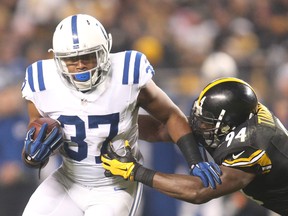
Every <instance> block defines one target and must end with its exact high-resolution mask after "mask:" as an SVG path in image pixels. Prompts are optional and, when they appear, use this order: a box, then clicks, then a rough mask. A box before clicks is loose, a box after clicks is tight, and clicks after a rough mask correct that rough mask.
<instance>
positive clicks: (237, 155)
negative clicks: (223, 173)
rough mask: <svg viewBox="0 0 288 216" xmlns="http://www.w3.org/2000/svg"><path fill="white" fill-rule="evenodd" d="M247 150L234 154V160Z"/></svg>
mask: <svg viewBox="0 0 288 216" xmlns="http://www.w3.org/2000/svg"><path fill="white" fill-rule="evenodd" d="M244 152H245V151H242V152H240V153H239V154H236V155H235V154H232V158H233V160H236V159H237V158H239V157H240V156H241V155H242V154H243V153H244Z"/></svg>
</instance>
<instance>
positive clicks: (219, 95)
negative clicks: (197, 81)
mask: <svg viewBox="0 0 288 216" xmlns="http://www.w3.org/2000/svg"><path fill="white" fill-rule="evenodd" d="M189 122H190V125H191V127H192V130H193V132H194V135H195V137H196V139H197V141H198V142H199V143H200V144H201V145H203V146H204V147H205V148H206V150H207V151H208V152H209V153H210V154H211V156H212V157H213V158H214V160H215V162H216V163H217V164H219V165H220V168H221V170H222V173H223V174H222V176H221V180H222V184H218V185H217V187H216V189H215V190H213V189H211V188H206V187H204V186H203V185H202V183H201V181H200V179H199V178H197V177H193V176H188V175H180V174H164V173H161V172H157V171H154V170H150V169H147V168H145V167H143V166H142V165H140V164H138V163H136V162H135V160H134V159H133V156H132V155H131V153H130V151H129V146H128V144H127V153H126V155H125V156H122V157H120V156H118V155H116V154H115V153H114V152H113V150H112V149H110V150H109V154H108V155H105V156H103V157H102V159H103V166H104V168H106V169H107V170H108V171H109V172H111V173H112V174H113V175H120V176H122V177H124V178H126V179H129V180H132V181H133V180H134V181H139V182H142V183H144V184H146V185H148V186H151V187H153V188H155V189H157V190H159V191H160V192H162V193H164V194H166V195H169V196H171V197H174V198H177V199H180V200H184V201H187V202H190V203H194V204H201V203H205V202H207V201H209V200H211V199H214V198H217V197H220V196H223V195H226V194H229V193H232V192H235V191H238V190H242V191H243V192H244V193H245V194H246V195H247V196H249V197H250V198H252V199H253V200H255V201H257V202H258V203H259V204H261V205H262V206H264V207H266V208H267V209H270V210H272V211H274V212H277V213H278V214H281V215H288V134H287V130H286V128H285V127H284V126H283V125H282V123H281V122H280V121H279V119H278V118H277V117H275V116H274V115H273V113H271V112H270V111H269V110H268V109H267V108H266V107H265V106H264V105H262V104H261V103H260V102H259V101H258V99H257V96H256V94H255V91H254V90H253V88H252V87H251V86H250V85H249V84H248V83H246V82H244V81H243V80H240V79H237V78H221V79H218V80H215V81H213V82H211V83H210V84H208V85H207V86H206V87H205V88H204V89H203V91H202V92H201V93H200V95H199V97H198V99H197V100H196V101H195V103H194V106H193V107H192V109H191V114H190V116H189ZM139 127H140V138H142V139H146V140H148V141H160V140H161V141H168V140H169V137H168V136H167V134H166V132H165V128H163V127H162V126H161V125H160V124H158V123H157V122H156V121H155V120H154V119H152V118H150V117H148V116H139Z"/></svg>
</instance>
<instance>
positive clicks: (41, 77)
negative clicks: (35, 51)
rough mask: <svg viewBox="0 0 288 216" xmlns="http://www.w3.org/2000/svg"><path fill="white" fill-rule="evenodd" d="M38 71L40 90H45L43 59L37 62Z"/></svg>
mask: <svg viewBox="0 0 288 216" xmlns="http://www.w3.org/2000/svg"><path fill="white" fill-rule="evenodd" d="M37 72H38V83H39V90H40V91H42V90H45V89H46V88H45V83H44V78H43V64H42V61H38V62H37Z"/></svg>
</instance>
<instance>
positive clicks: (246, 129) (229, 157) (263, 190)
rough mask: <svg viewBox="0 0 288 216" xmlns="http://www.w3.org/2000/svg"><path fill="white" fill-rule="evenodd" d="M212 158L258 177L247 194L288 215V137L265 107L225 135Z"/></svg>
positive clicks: (267, 206)
mask: <svg viewBox="0 0 288 216" xmlns="http://www.w3.org/2000/svg"><path fill="white" fill-rule="evenodd" d="M223 140H225V141H223V142H222V143H221V144H220V145H219V146H218V147H217V149H215V151H214V152H213V153H212V156H213V158H214V160H215V162H216V163H217V164H222V165H224V166H227V167H231V168H237V169H242V170H245V171H247V172H254V173H256V174H257V176H256V178H255V179H254V180H253V181H252V182H251V183H250V184H249V185H247V186H246V187H245V188H243V192H244V193H245V194H246V195H248V196H249V197H250V198H252V199H254V200H255V201H257V202H258V203H260V204H261V205H263V206H264V207H266V208H268V209H271V210H272V211H275V212H277V213H279V214H281V215H288V134H287V131H286V129H285V128H284V126H283V125H282V123H281V122H280V121H279V120H278V119H277V118H276V117H275V116H274V115H273V114H272V113H271V112H270V111H269V110H268V109H267V108H266V107H264V106H263V105H260V106H259V109H258V113H257V115H255V116H253V117H252V118H250V119H249V120H247V121H246V122H244V123H243V124H241V125H240V126H239V127H237V128H236V129H235V130H233V131H232V132H230V133H229V134H228V135H226V136H225V138H224V139H223Z"/></svg>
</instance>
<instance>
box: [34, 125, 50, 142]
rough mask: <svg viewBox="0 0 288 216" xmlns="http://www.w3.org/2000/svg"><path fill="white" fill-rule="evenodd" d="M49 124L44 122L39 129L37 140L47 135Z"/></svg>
mask: <svg viewBox="0 0 288 216" xmlns="http://www.w3.org/2000/svg"><path fill="white" fill-rule="evenodd" d="M47 128H48V124H47V123H44V124H43V125H42V126H41V128H40V131H39V134H38V136H37V138H36V140H37V141H42V140H43V139H44V138H45V137H46V132H47Z"/></svg>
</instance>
